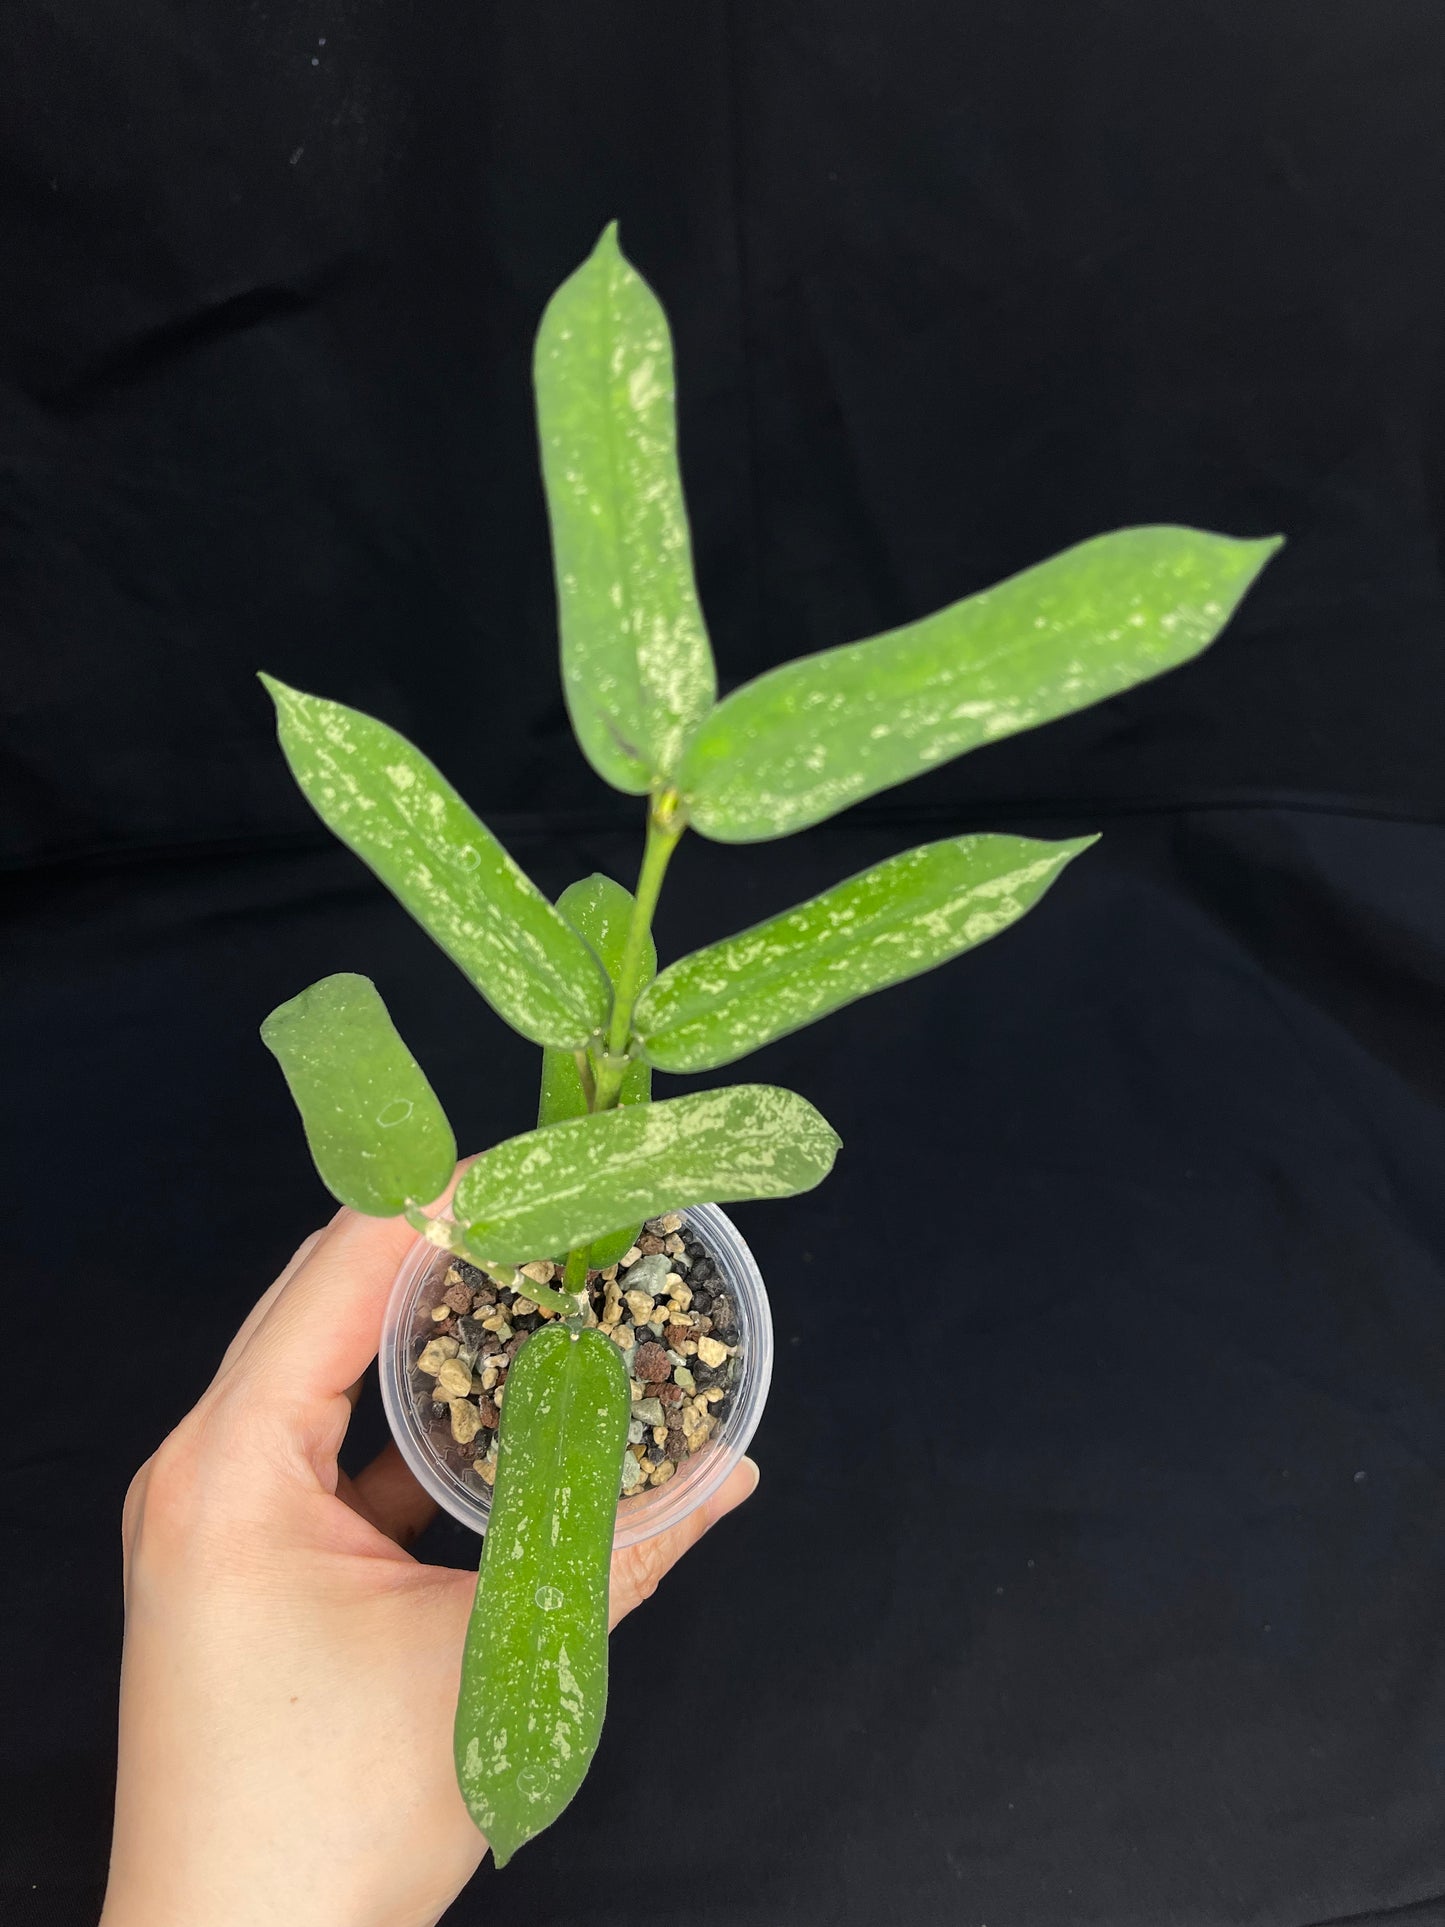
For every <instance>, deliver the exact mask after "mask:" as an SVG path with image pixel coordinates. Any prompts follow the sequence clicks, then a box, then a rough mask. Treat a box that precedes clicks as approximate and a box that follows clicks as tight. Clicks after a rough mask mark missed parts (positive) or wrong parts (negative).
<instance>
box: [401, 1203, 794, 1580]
mask: <svg viewBox="0 0 1445 1927" xmlns="http://www.w3.org/2000/svg"><path fill="white" fill-rule="evenodd" d="M682 1218H683V1226H684V1230H685V1231H686V1232H687V1233H688V1235H689V1236H691V1237H693V1238H695V1239H696V1240H697V1241H698V1243H699V1244H700V1245H701V1246H702V1247H703V1249H704V1251H705V1252H706V1253H707V1255H708V1257H709V1258H711V1259H712V1262H713V1264H714V1265H715V1266H716V1267H717V1270H718V1273H719V1275H720V1276H721V1277H722V1279H723V1281H724V1283H725V1285H726V1288H727V1292H728V1295H729V1297H730V1298H731V1299H732V1302H733V1305H734V1307H735V1308H736V1311H737V1321H738V1340H739V1345H738V1363H739V1366H740V1368H741V1369H740V1376H739V1378H738V1381H737V1384H736V1386H735V1387H734V1390H733V1398H732V1404H731V1406H730V1408H729V1410H728V1413H727V1415H726V1417H725V1418H724V1419H723V1421H722V1424H721V1425H720V1426H719V1427H718V1430H717V1431H716V1432H715V1433H714V1435H713V1436H712V1437H711V1438H710V1439H709V1440H708V1442H707V1444H706V1445H705V1446H703V1448H702V1450H701V1451H700V1452H697V1453H695V1454H693V1456H692V1457H690V1458H689V1459H688V1460H687V1461H686V1462H685V1463H684V1464H683V1465H681V1466H679V1467H678V1470H677V1472H676V1474H675V1476H674V1477H672V1478H671V1479H669V1480H668V1481H667V1483H666V1485H660V1486H650V1487H649V1488H648V1489H647V1490H646V1491H645V1492H641V1493H637V1494H635V1495H630V1496H628V1497H627V1498H625V1499H623V1500H622V1501H621V1503H620V1504H619V1506H618V1510H617V1534H616V1537H615V1539H614V1541H613V1543H614V1545H618V1546H635V1545H636V1544H637V1543H638V1542H639V1541H640V1540H642V1539H651V1538H653V1537H654V1536H655V1535H656V1534H657V1533H659V1532H665V1531H666V1530H667V1528H668V1527H669V1526H675V1525H676V1524H677V1522H678V1520H679V1519H685V1518H686V1517H687V1515H688V1513H689V1512H692V1511H694V1510H695V1509H696V1508H697V1507H698V1506H700V1505H702V1504H704V1503H705V1502H706V1501H707V1500H708V1499H710V1498H711V1497H712V1495H713V1493H714V1492H716V1491H717V1489H718V1487H719V1486H720V1485H721V1484H722V1483H723V1481H724V1480H725V1479H726V1478H727V1476H728V1474H729V1473H730V1472H731V1471H732V1469H733V1467H734V1466H735V1465H736V1464H737V1463H738V1461H739V1460H740V1459H741V1458H742V1456H743V1454H744V1453H745V1452H746V1451H747V1448H748V1445H749V1443H750V1441H751V1439H752V1436H753V1433H754V1432H755V1431H756V1430H757V1426H758V1420H759V1419H760V1418H761V1417H762V1413H763V1406H764V1404H765V1403H766V1401H767V1396H768V1384H769V1381H770V1380H771V1378H772V1374H773V1320H772V1314H771V1312H770V1311H769V1309H768V1294H767V1292H766V1291H765V1290H764V1288H763V1278H762V1273H761V1272H760V1271H759V1270H758V1267H757V1263H756V1261H755V1260H754V1258H753V1254H752V1252H751V1251H749V1250H748V1248H747V1246H746V1244H744V1242H743V1240H742V1238H741V1236H740V1235H739V1233H738V1230H737V1227H736V1226H735V1225H734V1223H733V1221H732V1219H731V1218H729V1217H728V1216H727V1214H726V1212H723V1211H720V1210H719V1209H718V1208H717V1206H716V1205H713V1204H699V1205H695V1206H694V1207H693V1209H692V1210H691V1211H685V1212H683V1213H682ZM453 1262H454V1260H453V1259H451V1258H449V1257H448V1256H447V1254H446V1253H445V1252H442V1251H438V1250H437V1249H436V1247H435V1246H434V1245H429V1244H428V1243H427V1242H426V1240H425V1239H424V1238H418V1239H417V1241H416V1243H415V1244H414V1245H413V1246H412V1249H411V1251H410V1252H409V1253H408V1254H407V1257H406V1258H405V1260H404V1261H403V1263H402V1265H401V1268H400V1270H399V1271H398V1272H397V1276H396V1283H395V1284H394V1285H393V1286H392V1290H391V1297H390V1299H389V1300H388V1301H387V1307H386V1316H385V1319H384V1321H383V1324H382V1332H381V1355H380V1358H379V1360H378V1364H379V1367H380V1371H381V1397H382V1403H383V1405H384V1406H385V1407H386V1416H387V1420H388V1423H389V1424H390V1426H391V1430H392V1434H393V1436H394V1437H395V1439H396V1442H397V1445H398V1447H399V1448H400V1451H401V1455H402V1457H403V1458H404V1459H405V1460H406V1462H407V1464H408V1465H409V1466H410V1467H411V1470H412V1472H413V1473H414V1474H415V1475H416V1478H417V1480H418V1481H419V1483H420V1484H421V1486H422V1487H423V1489H424V1490H425V1491H427V1492H429V1493H430V1494H431V1496H432V1497H433V1498H434V1499H435V1500H436V1502H437V1504H438V1505H439V1506H442V1507H443V1508H444V1509H445V1510H446V1511H447V1512H449V1513H450V1514H451V1515H452V1517H453V1518H454V1519H459V1520H460V1521H461V1522H462V1524H463V1525H464V1526H470V1527H471V1528H472V1530H473V1531H474V1532H485V1531H486V1529H487V1519H488V1517H489V1515H490V1512H491V1503H492V1495H491V1492H490V1490H489V1488H488V1487H486V1486H484V1485H481V1484H480V1483H479V1482H478V1481H477V1480H476V1479H474V1478H471V1477H468V1476H465V1475H463V1474H462V1473H459V1472H458V1471H457V1470H456V1468H455V1467H454V1466H452V1465H451V1464H449V1463H448V1461H447V1459H446V1458H445V1457H444V1456H443V1455H442V1453H441V1452H440V1451H439V1450H438V1449H437V1445H436V1443H435V1441H434V1439H433V1437H432V1432H431V1400H430V1398H429V1397H426V1396H425V1387H426V1380H425V1379H424V1378H423V1377H422V1376H421V1375H420V1374H419V1373H418V1372H417V1371H416V1368H415V1360H416V1358H417V1357H418V1355H419V1353H420V1352H421V1350H422V1347H423V1346H424V1345H425V1344H426V1342H427V1339H428V1338H429V1337H430V1335H431V1334H432V1332H433V1331H434V1330H435V1326H434V1325H433V1322H432V1317H431V1309H432V1306H433V1305H435V1304H438V1303H439V1302H440V1300H441V1296H442V1293H443V1292H444V1291H445V1290H446V1274H447V1268H448V1267H449V1266H450V1265H451V1264H452V1263H453ZM623 1276H624V1278H625V1276H626V1274H625V1273H624V1274H623Z"/></svg>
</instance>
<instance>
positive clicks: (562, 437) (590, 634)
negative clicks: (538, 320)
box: [534, 223, 717, 795]
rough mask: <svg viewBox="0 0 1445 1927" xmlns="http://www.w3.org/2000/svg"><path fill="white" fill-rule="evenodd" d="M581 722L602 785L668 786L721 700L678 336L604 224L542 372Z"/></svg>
mask: <svg viewBox="0 0 1445 1927" xmlns="http://www.w3.org/2000/svg"><path fill="white" fill-rule="evenodd" d="M534 377H535V383H536V391H537V429H538V435H539V437H540V440H541V448H542V474H543V479H544V481H545V483H546V488H547V509H548V513H549V515H550V517H551V523H552V558H553V565H554V568H555V571H556V577H557V611H558V621H559V624H560V627H561V632H562V681H563V686H564V688H565V690H566V694H567V708H568V711H569V713H570V715H571V718H572V727H573V729H574V730H575V731H576V733H577V740H578V742H579V743H580V744H581V745H582V748H583V750H584V752H585V753H586V756H587V759H588V761H589V762H590V763H591V764H592V767H593V768H594V769H595V770H596V771H597V773H598V775H599V776H601V777H602V778H603V780H604V781H605V782H608V783H611V784H612V785H613V786H614V787H615V788H617V789H620V790H626V791H628V792H630V793H632V794H634V795H642V794H644V793H645V792H646V791H647V790H648V789H649V788H650V787H651V786H652V783H653V780H654V778H657V779H663V780H666V779H668V778H670V777H671V775H672V773H673V771H674V770H675V769H676V767H677V764H678V761H679V759H680V757H681V755H682V751H683V748H684V746H685V745H686V742H687V739H688V736H689V734H690V732H691V730H692V728H693V726H694V725H695V723H696V722H697V720H698V718H699V717H700V716H702V715H704V714H705V713H706V712H707V710H708V708H709V707H710V706H711V704H712V701H713V699H714V697H715V695H716V693H717V676H716V671H715V670H714V667H713V659H712V648H711V646H710V644H709V642H708V639H707V629H706V627H705V626H704V623H703V618H702V610H701V607H700V606H699V603H698V598H697V587H696V584H695V583H694V581H693V571H692V543H691V539H690V537H689V534H688V526H687V509H686V506H685V504H684V502H683V494H682V480H681V477H680V475H679V473H678V465H677V423H676V410H675V406H674V399H673V372H672V338H671V335H670V333H669V331H668V326H667V316H666V315H665V314H664V313H663V311H662V308H661V305H660V304H659V302H658V300H657V297H656V295H654V294H653V292H652V290H651V288H649V287H648V285H647V283H646V282H645V281H644V280H643V279H642V277H641V276H640V275H639V274H638V273H637V272H636V270H635V269H634V268H633V267H632V266H631V265H630V263H629V262H628V261H627V260H626V258H625V257H624V255H623V253H622V250H621V249H620V248H619V247H618V245H617V228H616V224H615V223H613V225H612V226H610V227H608V228H607V229H606V230H605V232H604V233H603V235H602V238H601V239H600V240H599V241H598V243H597V246H596V247H595V248H594V249H593V251H592V253H591V254H590V255H589V256H588V258H587V260H586V261H584V262H583V263H582V266H581V267H580V268H578V269H577V271H576V272H575V273H574V274H572V275H571V276H570V277H569V278H568V279H567V280H566V281H564V282H563V283H562V285H561V287H560V288H559V289H558V290H557V292H556V294H554V295H553V297H552V299H551V302H550V303H549V304H548V307H547V312H546V313H545V315H543V317H542V325H541V328H540V330H539V331H538V335H537V351H536V358H535V363H534Z"/></svg>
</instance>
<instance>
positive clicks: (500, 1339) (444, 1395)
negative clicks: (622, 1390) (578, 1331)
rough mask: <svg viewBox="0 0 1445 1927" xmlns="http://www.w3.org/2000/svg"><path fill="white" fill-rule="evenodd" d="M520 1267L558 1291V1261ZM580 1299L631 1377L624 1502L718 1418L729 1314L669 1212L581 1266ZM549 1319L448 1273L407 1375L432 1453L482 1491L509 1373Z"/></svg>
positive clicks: (731, 1357) (516, 1298)
mask: <svg viewBox="0 0 1445 1927" xmlns="http://www.w3.org/2000/svg"><path fill="white" fill-rule="evenodd" d="M522 1274H523V1276H524V1277H527V1278H531V1279H533V1280H534V1281H535V1282H536V1283H538V1284H544V1285H545V1284H550V1285H554V1286H555V1287H556V1288H557V1289H559V1290H560V1289H561V1283H562V1268H561V1266H560V1265H551V1264H545V1263H542V1264H533V1265H524V1266H523V1267H522ZM587 1295H588V1298H589V1300H590V1304H591V1309H590V1311H589V1312H588V1319H587V1322H588V1323H589V1325H597V1326H600V1327H601V1329H602V1330H603V1331H605V1332H606V1333H607V1335H608V1337H609V1338H611V1339H612V1341H613V1343H614V1344H615V1345H616V1346H617V1347H618V1349H619V1350H620V1351H621V1353H622V1355H623V1357H624V1359H625V1360H626V1363H627V1370H628V1375H629V1377H630V1378H631V1381H632V1423H631V1426H630V1427H629V1429H628V1435H627V1436H628V1445H627V1456H626V1458H625V1459H624V1460H623V1465H622V1492H621V1496H622V1498H623V1499H624V1500H626V1499H627V1498H629V1497H635V1496H638V1495H640V1494H641V1493H643V1492H644V1491H647V1490H649V1489H650V1488H651V1487H653V1486H657V1485H666V1483H667V1481H668V1480H669V1479H671V1478H673V1477H675V1475H676V1473H677V1471H678V1468H679V1467H680V1466H682V1465H683V1464H685V1463H686V1461H687V1460H688V1459H689V1458H691V1457H692V1455H693V1454H694V1453H695V1452H698V1451H700V1450H701V1449H702V1447H703V1446H704V1445H706V1444H707V1442H708V1440H709V1439H710V1438H712V1437H713V1436H714V1435H715V1434H716V1432H717V1431H718V1429H719V1428H720V1426H721V1425H722V1423H723V1421H724V1419H725V1418H726V1417H727V1414H728V1411H729V1409H730V1407H731V1405H732V1401H733V1395H734V1391H735V1388H736V1385H737V1380H738V1375H739V1370H740V1364H741V1360H740V1356H739V1353H740V1342H741V1334H740V1332H739V1330H738V1320H737V1310H736V1307H735V1306H734V1304H733V1302H732V1300H731V1298H730V1297H729V1295H728V1293H727V1291H726V1289H725V1288H724V1282H723V1279H722V1276H721V1274H720V1273H719V1271H718V1269H717V1266H716V1265H715V1264H714V1263H713V1260H712V1259H711V1258H710V1257H709V1256H708V1254H707V1252H706V1250H705V1249H704V1248H703V1246H702V1245H701V1244H700V1243H699V1242H698V1240H697V1239H696V1238H694V1237H692V1236H691V1235H690V1233H689V1232H688V1231H687V1230H686V1228H685V1226H684V1223H683V1220H682V1218H681V1216H679V1215H678V1214H677V1213H675V1212H674V1213H671V1214H670V1215H669V1216H667V1217H665V1218H652V1219H650V1220H649V1221H648V1223H647V1226H646V1228H645V1229H644V1231H643V1232H642V1234H641V1236H640V1237H639V1238H638V1240H637V1243H636V1244H635V1245H634V1246H633V1247H632V1249H631V1250H630V1251H628V1252H626V1253H625V1254H624V1256H623V1258H622V1261H621V1263H620V1264H616V1265H609V1266H608V1267H607V1269H606V1270H605V1271H593V1272H589V1273H588V1277H587ZM553 1318H554V1314H553V1313H552V1312H550V1311H546V1310H544V1309H543V1308H542V1307H540V1306H538V1305H536V1304H534V1303H533V1302H532V1300H531V1299H530V1298H525V1297H523V1296H522V1295H521V1293H520V1292H517V1291H510V1290H507V1289H506V1288H505V1287H503V1286H501V1285H494V1284H493V1283H492V1282H491V1280H490V1279H489V1278H487V1277H486V1276H485V1275H484V1274H483V1273H482V1272H480V1271H477V1270H475V1269H474V1268H473V1267H472V1266H471V1265H469V1264H466V1263H463V1262H460V1261H459V1262H457V1263H455V1264H453V1265H451V1266H450V1267H449V1268H448V1270H447V1272H446V1275H445V1278H444V1279H443V1280H442V1289H441V1294H440V1296H439V1298H438V1299H437V1301H436V1303H435V1304H434V1305H433V1306H432V1307H431V1332H430V1335H429V1336H427V1337H424V1338H421V1339H419V1340H418V1341H417V1356H416V1360H415V1363H414V1365H413V1368H412V1374H411V1382H412V1395H413V1397H414V1398H415V1399H416V1403H417V1411H418V1413H419V1415H420V1416H421V1419H422V1422H423V1424H424V1425H426V1426H427V1427H428V1429H429V1431H430V1434H431V1439H432V1443H433V1445H434V1447H435V1449H436V1452H437V1455H438V1457H440V1458H442V1459H444V1460H445V1461H446V1462H447V1463H448V1464H449V1465H451V1466H452V1467H453V1469H454V1470H455V1471H457V1472H458V1473H460V1474H462V1475H464V1476H466V1477H469V1478H472V1479H475V1480H477V1481H479V1482H480V1483H481V1484H483V1485H487V1486H489V1485H491V1483H492V1481H493V1479H494V1478H495V1477H496V1464H497V1426H498V1424H499V1422H500V1417H501V1407H502V1405H503V1404H504V1403H505V1401H506V1392H507V1373H508V1371H509V1370H510V1368H511V1364H512V1360H513V1359H514V1358H515V1357H516V1356H517V1353H518V1352H519V1351H520V1350H521V1349H522V1347H523V1345H525V1344H526V1342H527V1339H528V1337H529V1336H530V1335H531V1333H532V1332H534V1331H536V1330H537V1328H538V1326H539V1325H545V1324H550V1323H552V1322H553Z"/></svg>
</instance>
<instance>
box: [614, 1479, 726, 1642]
mask: <svg viewBox="0 0 1445 1927" xmlns="http://www.w3.org/2000/svg"><path fill="white" fill-rule="evenodd" d="M757 1484H758V1468H757V1467H756V1465H754V1464H753V1461H752V1460H751V1459H744V1460H743V1461H742V1463H741V1465H739V1466H738V1467H737V1468H736V1470H735V1471H733V1472H732V1474H731V1475H730V1476H729V1477H728V1479H727V1480H726V1481H725V1482H724V1483H723V1484H722V1485H721V1486H719V1487H718V1489H717V1491H716V1492H714V1494H713V1495H712V1497H711V1498H710V1499H709V1500H708V1502H707V1504H706V1505H700V1506H699V1507H698V1508H697V1510H696V1512H689V1514H688V1515H687V1517H686V1518H685V1519H679V1520H678V1522H677V1524H676V1525H675V1526H670V1527H669V1528H668V1530H667V1531H666V1532H659V1533H658V1535H657V1537H656V1538H655V1539H643V1540H642V1541H641V1542H640V1543H639V1544H638V1545H635V1546H622V1547H620V1548H619V1549H618V1551H616V1552H614V1553H613V1555H612V1612H611V1624H612V1625H614V1626H615V1625H616V1624H617V1622H618V1620H619V1619H625V1618H626V1617H627V1615H628V1614H629V1613H630V1612H631V1611H632V1609H633V1607H634V1606H640V1605H641V1603H642V1601H643V1600H644V1599H651V1597H652V1595H653V1594H654V1593H655V1592H656V1591H657V1588H658V1586H659V1585H660V1584H661V1582H662V1580H663V1579H665V1578H666V1576H667V1575H668V1573H670V1572H671V1571H672V1569H673V1567H674V1566H675V1565H676V1564H677V1562H678V1560H679V1559H681V1557H682V1556H683V1554H684V1553H685V1552H688V1551H690V1550H691V1548H692V1547H693V1546H695V1545H696V1544H697V1542H698V1540H699V1539H701V1538H702V1536H703V1534H704V1533H705V1532H707V1531H708V1530H709V1529H710V1528H711V1527H712V1526H715V1525H716V1524H717V1522H718V1520H719V1519H721V1518H723V1517H724V1515H725V1514H727V1513H729V1512H731V1511H733V1510H734V1508H735V1507H737V1506H740V1505H741V1504H742V1502H743V1500H744V1499H747V1498H750V1497H751V1496H752V1494H753V1493H754V1492H755V1491H756V1490H757Z"/></svg>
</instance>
